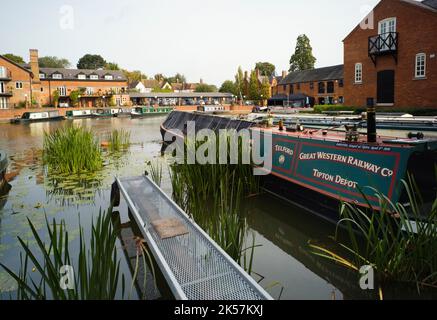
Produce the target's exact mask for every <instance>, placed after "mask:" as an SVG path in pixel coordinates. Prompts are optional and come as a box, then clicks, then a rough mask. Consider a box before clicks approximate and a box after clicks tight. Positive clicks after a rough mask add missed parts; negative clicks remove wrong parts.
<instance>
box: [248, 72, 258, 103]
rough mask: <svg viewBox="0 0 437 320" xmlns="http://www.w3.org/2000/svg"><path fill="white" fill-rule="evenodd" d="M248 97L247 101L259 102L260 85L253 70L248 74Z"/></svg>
mask: <svg viewBox="0 0 437 320" xmlns="http://www.w3.org/2000/svg"><path fill="white" fill-rule="evenodd" d="M248 96H249V100H253V101H258V100H261V91H260V85H259V80H258V77H257V76H256V71H255V70H253V71H252V72H251V73H250V80H249V88H248Z"/></svg>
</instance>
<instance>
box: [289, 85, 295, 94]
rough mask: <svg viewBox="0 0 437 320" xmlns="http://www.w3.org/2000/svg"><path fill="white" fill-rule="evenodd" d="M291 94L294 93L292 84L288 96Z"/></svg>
mask: <svg viewBox="0 0 437 320" xmlns="http://www.w3.org/2000/svg"><path fill="white" fill-rule="evenodd" d="M293 93H294V87H293V85H292V84H290V94H293Z"/></svg>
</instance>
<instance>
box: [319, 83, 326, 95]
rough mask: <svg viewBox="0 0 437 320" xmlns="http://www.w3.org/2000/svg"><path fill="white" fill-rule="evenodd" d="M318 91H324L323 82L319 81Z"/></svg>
mask: <svg viewBox="0 0 437 320" xmlns="http://www.w3.org/2000/svg"><path fill="white" fill-rule="evenodd" d="M319 93H325V83H324V82H319Z"/></svg>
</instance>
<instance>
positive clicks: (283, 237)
mask: <svg viewBox="0 0 437 320" xmlns="http://www.w3.org/2000/svg"><path fill="white" fill-rule="evenodd" d="M163 120H164V118H162V117H159V118H149V119H118V118H110V119H83V120H75V121H70V120H68V121H63V122H46V123H33V124H28V125H10V124H0V149H3V150H6V152H7V153H8V155H9V156H10V158H11V163H10V166H9V174H11V175H12V176H15V178H13V180H12V181H11V182H10V184H11V186H12V189H11V190H10V192H9V193H8V194H7V195H6V197H4V198H0V262H2V263H4V264H6V265H7V266H8V267H10V268H12V269H13V270H18V268H19V265H20V258H19V252H20V251H21V247H20V245H19V242H18V240H17V236H19V237H21V238H22V239H23V240H24V241H29V242H30V244H31V245H34V242H33V241H32V238H33V237H32V234H31V232H30V229H29V227H28V224H27V220H26V218H29V219H31V221H32V222H33V223H34V224H35V226H36V228H37V229H38V230H39V232H40V234H42V235H44V234H45V233H46V232H45V216H47V217H48V219H50V220H51V219H53V218H56V220H57V221H58V222H59V221H60V220H61V219H64V220H65V221H66V224H67V228H68V230H69V231H70V236H71V237H72V238H73V239H71V245H72V248H73V250H74V248H76V249H77V242H78V236H79V219H80V221H81V224H82V226H83V227H84V231H85V234H86V236H85V237H86V238H87V236H88V235H89V233H90V228H91V221H92V219H93V217H94V218H95V217H96V216H97V215H98V213H99V211H100V210H107V208H108V206H109V202H110V186H111V184H112V182H113V181H114V177H115V176H120V177H126V176H137V175H141V174H143V173H144V171H145V170H146V162H147V161H149V160H152V159H153V158H156V157H159V154H160V150H161V136H160V131H159V128H160V124H161V123H162V122H163ZM71 123H73V124H74V125H82V126H85V127H87V128H90V129H91V130H92V131H93V132H95V134H96V136H98V137H101V138H102V139H104V137H105V136H106V135H107V134H108V133H109V132H110V131H111V130H112V129H124V130H127V131H130V132H131V142H132V145H131V147H130V148H129V150H128V151H127V152H126V153H124V154H119V155H116V156H113V155H106V156H105V168H104V169H103V170H102V172H101V173H99V174H97V175H95V176H86V175H85V176H82V177H79V178H74V179H72V178H71V177H62V176H55V177H53V176H47V172H46V170H45V168H44V166H43V165H42V161H41V154H42V153H41V149H42V146H43V136H44V132H45V131H47V132H51V131H53V130H56V129H57V128H59V127H62V126H65V125H71ZM380 134H384V135H386V134H387V135H393V136H405V132H387V131H386V132H380ZM163 188H164V190H165V191H166V192H171V189H170V188H171V187H170V183H169V178H168V175H164V181H163ZM5 201H6V202H5ZM246 209H247V210H245V212H247V220H248V223H249V227H250V231H251V233H253V234H254V235H255V244H256V245H260V247H257V248H256V249H255V258H254V265H253V270H254V272H255V273H254V275H253V276H254V278H255V279H256V280H257V281H260V284H261V285H262V286H263V287H264V288H266V289H267V291H268V292H269V293H270V294H271V295H272V296H273V297H274V298H281V299H322V300H323V299H326V300H329V299H348V298H356V299H365V298H374V297H375V296H374V295H373V294H369V293H367V292H363V291H362V290H360V289H359V286H358V279H357V277H356V275H355V274H354V273H351V272H348V271H347V270H345V269H344V268H342V267H339V266H336V265H335V264H333V263H330V262H329V261H327V260H325V259H322V258H319V257H317V256H315V255H313V254H312V253H311V252H310V251H309V249H308V241H312V242H317V243H320V242H321V243H330V240H329V236H332V235H333V234H334V231H335V230H334V226H333V225H332V224H329V223H326V222H324V221H322V220H321V219H319V218H316V217H314V216H312V215H311V214H310V213H309V212H306V211H304V210H302V209H300V208H297V207H294V206H292V205H290V204H288V203H285V202H282V201H280V200H278V199H276V198H273V197H271V196H268V195H262V196H259V197H257V198H251V200H250V201H247V203H246ZM120 214H121V216H120V218H121V221H122V222H126V221H128V216H127V208H126V206H125V205H122V206H121V207H120ZM128 229H129V228H128ZM128 229H124V231H123V233H125V232H127V234H129V235H127V236H126V235H125V237H131V236H132V235H131V234H130V232H129V230H128ZM248 241H250V242H251V241H252V239H249V240H248ZM118 248H119V250H118V251H119V252H118V257H119V258H120V260H121V268H122V271H123V272H124V273H125V275H126V276H127V287H128V288H130V283H131V278H130V275H131V272H132V269H131V268H130V266H129V262H128V260H127V259H126V258H125V253H124V251H123V249H125V247H123V245H122V244H121V243H118ZM149 278H150V277H149V276H148V279H149ZM149 280H150V279H149ZM141 281H142V280H141ZM151 283H152V281H148V285H147V290H146V297H147V298H148V299H158V298H171V297H170V295H169V293H168V289H167V288H166V285H165V284H164V282H163V281H158V288H157V289H155V288H154V286H153V285H152V284H151ZM15 288H16V284H15V282H14V281H13V280H12V279H11V278H10V277H9V276H8V275H7V274H6V272H5V271H3V270H2V269H1V270H0V292H2V294H1V295H0V297H3V298H8V297H9V294H10V293H12V294H13V292H14V290H15ZM132 298H138V296H137V295H136V293H135V294H133V296H132Z"/></svg>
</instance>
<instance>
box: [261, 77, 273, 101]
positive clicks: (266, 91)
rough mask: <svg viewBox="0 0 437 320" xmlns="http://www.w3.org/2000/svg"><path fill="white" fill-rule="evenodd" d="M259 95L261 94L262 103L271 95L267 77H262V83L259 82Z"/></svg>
mask: <svg viewBox="0 0 437 320" xmlns="http://www.w3.org/2000/svg"><path fill="white" fill-rule="evenodd" d="M261 95H262V100H263V104H264V100H268V99H270V97H271V88H270V82H269V80H267V79H264V80H263V83H262V84H261Z"/></svg>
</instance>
